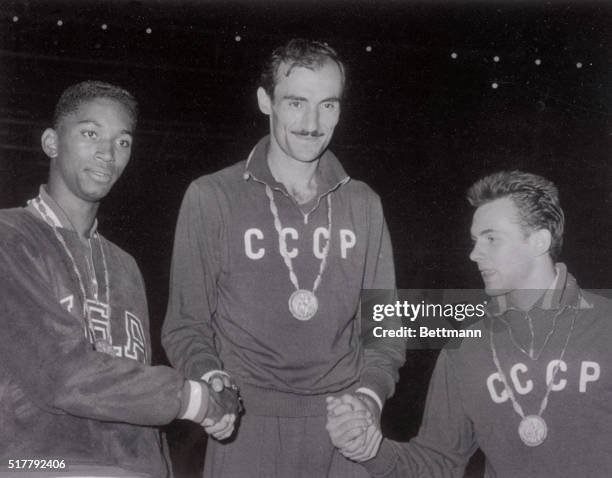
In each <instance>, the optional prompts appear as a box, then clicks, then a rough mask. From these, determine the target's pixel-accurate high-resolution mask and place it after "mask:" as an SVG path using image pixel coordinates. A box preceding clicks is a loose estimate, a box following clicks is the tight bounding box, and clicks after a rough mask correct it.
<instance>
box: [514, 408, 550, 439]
mask: <svg viewBox="0 0 612 478" xmlns="http://www.w3.org/2000/svg"><path fill="white" fill-rule="evenodd" d="M518 433H519V436H520V437H521V440H523V443H524V444H525V445H527V446H538V445H541V444H542V443H543V442H544V440H545V439H546V435H548V426H547V425H546V422H545V421H544V419H543V418H542V417H540V416H538V415H527V416H526V417H525V418H523V419H522V420H521V423H520V424H519V427H518Z"/></svg>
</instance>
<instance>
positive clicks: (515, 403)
mask: <svg viewBox="0 0 612 478" xmlns="http://www.w3.org/2000/svg"><path fill="white" fill-rule="evenodd" d="M579 303H580V302H579V301H578V302H577V304H579ZM564 310H565V309H562V310H561V312H563V311H564ZM561 312H559V313H557V315H556V316H555V319H556V318H557V317H558V316H559V315H560V314H561ZM577 317H578V305H576V308H575V314H574V317H573V318H572V325H571V327H570V330H569V333H568V334H567V337H566V338H565V344H564V345H563V349H562V350H561V354H560V355H559V359H558V360H557V362H556V363H555V367H554V369H553V373H552V376H551V378H550V381H549V382H548V384H547V387H546V393H545V394H544V398H543V399H542V403H541V404H540V411H539V412H538V414H537V416H538V417H539V418H542V414H543V413H544V410H546V407H547V406H548V396H549V395H550V392H551V390H552V385H553V383H554V381H555V376H556V375H557V372H558V371H559V367H560V365H561V361H562V360H563V357H564V356H565V351H566V349H567V345H568V344H569V340H570V337H571V336H572V332H573V331H574V325H575V324H576V318H577ZM489 319H490V320H492V319H491V317H490V316H489ZM503 322H504V323H506V322H505V321H503ZM506 325H507V324H506ZM555 325H556V324H555ZM553 330H554V328H553ZM550 335H551V334H549V336H550ZM489 339H490V342H491V353H492V355H493V363H495V368H496V369H497V372H498V373H499V376H500V378H501V381H502V383H503V384H504V388H505V389H506V391H507V392H508V396H509V397H510V401H511V402H512V408H514V411H515V412H516V413H517V414H518V415H519V416H520V417H521V418H522V419H525V413H524V412H523V408H522V407H521V405H520V403H518V400H517V399H516V397H515V396H514V391H513V390H512V387H511V386H510V383H509V382H508V380H507V379H506V374H505V373H504V371H503V370H502V367H501V364H500V361H499V357H498V356H497V350H496V349H495V343H494V341H493V323H491V324H490V326H489ZM547 341H548V338H547ZM513 342H514V340H513ZM519 348H520V347H519ZM521 351H522V352H524V350H523V349H522V348H521ZM541 352H542V351H540V354H538V357H539V356H540V355H541Z"/></svg>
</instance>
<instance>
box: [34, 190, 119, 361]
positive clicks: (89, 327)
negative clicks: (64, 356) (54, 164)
mask: <svg viewBox="0 0 612 478" xmlns="http://www.w3.org/2000/svg"><path fill="white" fill-rule="evenodd" d="M30 203H31V204H32V205H33V206H34V209H35V210H36V211H37V212H38V213H39V214H40V216H41V217H42V219H43V220H44V221H45V222H46V223H47V224H48V225H49V226H50V227H51V229H53V233H54V234H55V237H56V239H57V240H58V242H59V243H60V244H61V246H62V248H63V249H64V252H65V253H66V255H67V256H68V259H70V263H71V264H72V271H73V272H74V275H75V277H76V279H77V283H78V285H79V292H80V295H81V297H80V298H81V302H82V304H83V319H84V321H85V324H84V325H85V335H86V336H88V338H89V341H90V343H91V344H93V346H94V349H95V350H96V351H98V352H103V353H106V354H108V355H111V356H115V349H114V348H113V343H112V333H111V321H110V318H109V319H108V322H107V324H108V327H107V333H108V337H107V339H106V340H104V339H96V338H95V333H94V327H93V324H92V321H91V317H90V314H89V306H88V304H87V292H86V291H85V283H84V281H83V277H82V274H81V271H79V267H78V266H77V263H76V260H75V258H74V256H73V255H72V252H70V248H69V247H68V244H66V241H65V240H64V238H63V236H62V235H61V234H60V233H59V231H58V228H60V227H62V224H61V222H60V221H59V219H58V218H57V216H56V215H55V214H54V213H53V210H52V209H51V208H50V207H49V206H48V205H46V203H45V202H44V201H43V199H42V198H41V197H40V196H38V197H36V198H34V199H32V200H31V201H30ZM93 237H94V238H95V239H96V242H97V243H98V247H99V248H100V256H101V257H102V268H103V270H104V282H105V286H106V304H107V307H109V317H110V279H109V274H108V266H107V264H106V256H105V254H104V247H103V246H102V239H101V238H100V235H99V234H98V232H97V231H96V232H94V234H93ZM88 242H89V247H90V253H91V258H92V259H91V261H92V265H91V267H90V265H89V262H87V268H88V270H89V275H90V281H91V286H92V289H93V296H94V298H95V301H96V304H99V303H100V302H99V301H98V280H97V278H96V270H95V267H94V266H93V252H92V249H91V248H92V245H91V239H89V241H88Z"/></svg>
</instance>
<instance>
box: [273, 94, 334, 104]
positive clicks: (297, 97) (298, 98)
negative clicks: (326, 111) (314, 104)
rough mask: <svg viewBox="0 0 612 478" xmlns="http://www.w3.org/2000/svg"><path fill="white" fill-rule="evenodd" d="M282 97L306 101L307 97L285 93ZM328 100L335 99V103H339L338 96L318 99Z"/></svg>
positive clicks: (322, 101) (323, 101) (326, 101)
mask: <svg viewBox="0 0 612 478" xmlns="http://www.w3.org/2000/svg"><path fill="white" fill-rule="evenodd" d="M283 99H284V100H297V101H308V98H304V97H303V96H295V95H285V96H283ZM330 101H335V102H337V103H340V98H338V97H337V96H330V97H329V98H325V99H323V100H321V101H319V103H328V102H330Z"/></svg>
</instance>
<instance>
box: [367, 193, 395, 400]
mask: <svg viewBox="0 0 612 478" xmlns="http://www.w3.org/2000/svg"><path fill="white" fill-rule="evenodd" d="M370 195H371V198H370V200H369V233H368V249H367V255H366V264H365V273H364V280H363V287H362V288H363V289H386V290H387V291H394V290H395V269H394V266H393V250H392V247H391V239H390V237H389V230H388V229H387V224H386V221H385V218H384V215H383V211H382V205H381V203H380V199H379V197H378V196H377V195H375V194H374V193H370ZM359 320H361V337H362V344H363V349H364V366H363V369H362V372H361V377H360V384H359V387H360V388H366V389H368V390H371V391H372V392H374V393H375V394H376V396H377V397H378V398H379V399H380V404H384V402H385V400H387V398H389V397H390V396H391V395H393V392H394V390H395V383H396V382H397V380H398V379H399V373H398V370H399V368H400V367H401V366H402V365H403V364H404V361H405V358H406V344H405V340H404V339H399V338H376V337H374V336H373V334H372V329H373V328H374V327H375V326H383V327H385V328H398V327H401V320H394V319H392V318H389V319H385V320H384V321H382V322H374V321H372V320H368V319H367V318H365V317H360V319H359ZM373 398H374V397H373ZM377 402H378V401H377ZM380 404H379V405H380ZM379 412H380V410H379Z"/></svg>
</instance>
